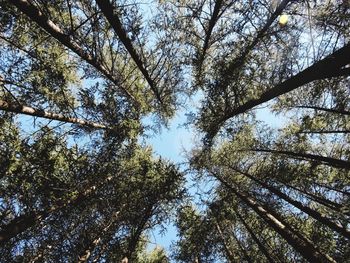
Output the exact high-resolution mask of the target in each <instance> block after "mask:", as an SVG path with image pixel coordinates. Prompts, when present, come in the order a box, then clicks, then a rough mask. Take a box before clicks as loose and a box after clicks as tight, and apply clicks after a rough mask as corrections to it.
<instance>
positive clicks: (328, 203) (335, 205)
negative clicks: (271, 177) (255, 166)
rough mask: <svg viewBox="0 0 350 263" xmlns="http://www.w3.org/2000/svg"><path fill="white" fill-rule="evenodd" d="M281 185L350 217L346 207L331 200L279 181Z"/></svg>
mask: <svg viewBox="0 0 350 263" xmlns="http://www.w3.org/2000/svg"><path fill="white" fill-rule="evenodd" d="M279 183H281V184H283V185H284V186H286V187H289V188H291V189H293V190H295V191H298V192H300V193H302V194H304V195H306V196H307V197H308V198H309V199H311V200H312V201H314V202H317V203H319V204H321V205H323V206H325V207H327V208H329V209H332V210H334V211H336V212H338V213H340V214H342V215H346V216H350V214H349V212H345V213H344V208H346V207H345V206H343V205H341V204H338V203H335V202H333V201H331V200H328V199H326V198H324V197H321V196H318V195H316V194H314V193H309V192H307V191H306V190H303V189H300V188H297V187H295V186H293V185H290V184H287V183H284V182H280V181H279Z"/></svg>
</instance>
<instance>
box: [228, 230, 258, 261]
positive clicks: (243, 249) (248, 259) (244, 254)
mask: <svg viewBox="0 0 350 263" xmlns="http://www.w3.org/2000/svg"><path fill="white" fill-rule="evenodd" d="M232 236H233V238H234V239H235V240H236V243H237V245H238V247H239V249H240V250H241V251H242V253H243V256H244V259H245V260H247V261H248V262H249V263H253V261H252V259H251V258H250V256H249V255H248V253H247V251H246V249H245V248H244V247H243V245H242V244H241V242H240V241H239V239H238V238H237V237H236V235H235V233H232Z"/></svg>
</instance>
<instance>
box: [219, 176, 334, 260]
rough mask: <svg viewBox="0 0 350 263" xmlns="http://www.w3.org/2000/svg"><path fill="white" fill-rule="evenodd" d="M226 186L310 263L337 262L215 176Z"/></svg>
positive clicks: (244, 194) (266, 210) (279, 219)
mask: <svg viewBox="0 0 350 263" xmlns="http://www.w3.org/2000/svg"><path fill="white" fill-rule="evenodd" d="M213 175H214V176H215V178H217V179H218V180H219V181H220V182H221V183H222V184H223V185H224V186H226V187H227V188H228V189H230V190H231V191H232V192H233V193H234V194H235V195H236V196H237V197H238V198H239V199H241V200H242V201H243V202H244V203H245V204H246V205H247V206H249V207H250V208H251V209H252V210H254V211H255V212H256V213H257V214H258V215H259V216H260V217H261V218H262V219H263V220H264V221H265V222H266V223H267V224H268V225H269V226H270V227H271V228H272V229H273V230H275V231H276V232H277V233H279V234H280V235H281V236H282V237H283V238H284V239H285V240H286V241H287V243H288V244H290V245H291V246H292V247H293V248H294V249H295V250H296V251H297V252H298V253H300V255H302V256H303V257H304V258H305V259H306V260H308V261H310V262H332V263H336V261H335V260H334V259H333V258H331V257H330V256H329V255H327V254H324V253H322V252H321V251H319V250H318V249H317V248H316V247H315V246H314V245H313V244H312V242H311V241H310V240H309V239H307V238H305V237H303V236H302V235H301V234H300V233H298V232H297V231H296V230H294V229H293V228H292V227H291V226H290V225H289V224H288V223H286V222H284V220H282V219H281V218H280V217H279V216H278V215H277V214H276V213H274V212H273V211H271V210H270V209H268V208H267V207H266V206H263V205H260V204H259V203H258V202H257V201H256V200H254V199H253V198H252V197H250V196H248V195H247V194H246V193H243V192H240V191H238V190H236V189H235V188H234V187H232V186H231V184H229V183H228V182H226V181H225V180H224V179H222V178H221V177H220V176H218V175H216V174H213Z"/></svg>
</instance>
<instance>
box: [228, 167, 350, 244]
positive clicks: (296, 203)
mask: <svg viewBox="0 0 350 263" xmlns="http://www.w3.org/2000/svg"><path fill="white" fill-rule="evenodd" d="M231 168H232V169H233V170H234V171H236V172H238V173H240V174H242V175H244V176H246V177H248V178H249V179H251V180H252V181H254V182H256V183H258V184H259V185H261V186H262V187H264V188H265V189H267V190H269V191H270V192H272V193H274V194H275V195H277V196H278V197H279V198H281V199H283V200H285V201H286V202H288V203H290V204H291V205H293V206H295V207H296V208H298V209H299V210H300V211H303V212H304V213H306V214H308V215H309V216H311V217H312V218H314V219H316V220H317V221H319V222H320V223H323V224H324V225H326V226H328V227H329V228H331V229H332V230H334V231H336V232H337V233H339V234H340V235H342V236H344V237H346V238H348V239H350V231H349V230H347V229H346V227H344V226H342V225H340V224H338V223H335V222H333V221H331V220H330V219H329V218H327V217H325V216H324V215H322V214H321V213H319V212H318V211H316V210H313V209H311V208H310V207H308V206H305V205H303V204H302V203H301V202H299V201H296V200H293V199H292V198H290V197H289V196H288V195H286V194H285V193H283V192H281V191H280V190H278V189H276V188H274V187H272V186H270V185H268V184H267V183H265V182H263V181H261V180H259V179H257V178H255V177H253V176H252V175H251V174H249V173H245V172H243V171H240V170H238V169H235V168H233V167H231Z"/></svg>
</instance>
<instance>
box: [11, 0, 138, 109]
mask: <svg viewBox="0 0 350 263" xmlns="http://www.w3.org/2000/svg"><path fill="white" fill-rule="evenodd" d="M9 2H10V3H12V4H13V5H15V6H16V7H17V8H18V9H19V10H20V11H21V12H23V13H24V14H26V15H27V16H28V17H29V18H30V19H31V20H32V21H34V22H35V23H37V24H38V25H39V26H40V27H42V28H43V29H44V30H45V31H46V32H48V33H49V34H50V35H51V36H53V37H54V38H55V39H57V40H58V41H59V42H60V43H61V44H63V45H64V46H66V47H67V48H69V49H70V50H72V51H73V52H74V53H75V54H77V55H78V56H79V57H80V58H81V59H83V60H85V61H86V62H87V63H89V64H90V65H91V66H93V67H94V68H96V69H97V70H98V71H99V72H101V73H102V74H103V75H104V76H105V77H106V78H107V79H109V80H110V81H111V82H113V83H114V84H115V85H116V86H117V87H118V88H120V89H121V90H122V92H123V93H124V94H125V95H126V96H127V97H129V98H130V99H132V100H133V101H134V102H137V101H136V99H135V98H134V96H133V95H132V94H131V93H130V92H129V91H127V90H126V89H125V88H124V87H123V86H122V85H121V83H120V81H118V80H117V78H115V77H114V76H113V75H112V74H110V73H109V70H108V69H107V68H106V67H105V66H103V65H102V63H100V62H99V61H98V60H97V59H96V57H93V56H91V55H90V54H89V53H87V52H86V51H85V50H84V49H83V48H82V47H81V46H80V45H79V44H78V43H76V42H75V41H74V40H73V39H72V38H71V37H70V36H69V35H66V34H65V33H64V32H63V31H62V30H61V29H60V28H59V27H58V26H57V25H56V24H55V23H54V22H52V21H51V20H50V19H49V18H48V17H47V16H45V15H44V14H43V13H42V12H41V11H40V10H39V9H38V8H36V7H35V6H34V5H32V4H31V3H30V2H28V1H27V0H9Z"/></svg>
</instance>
